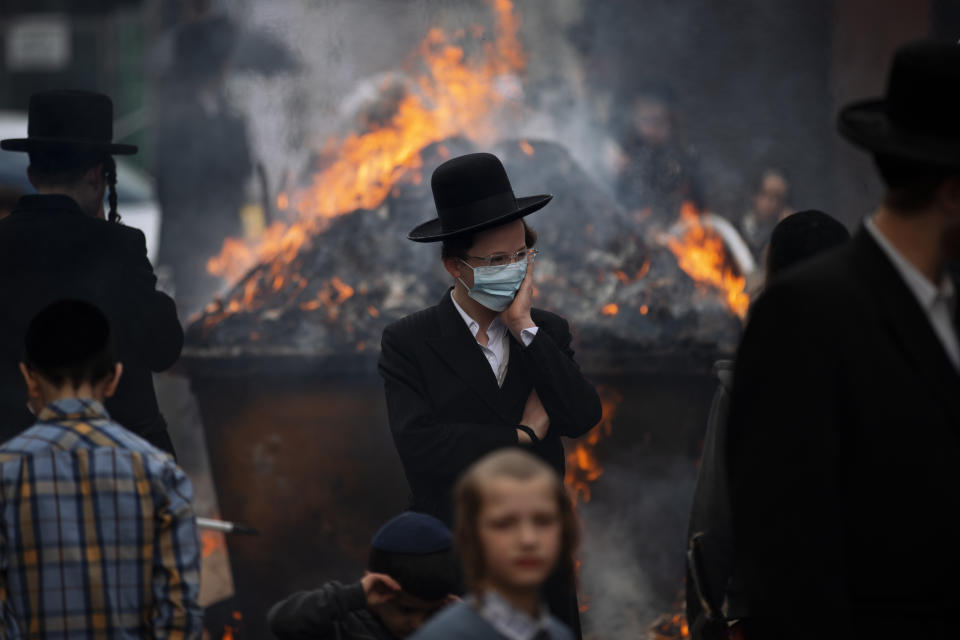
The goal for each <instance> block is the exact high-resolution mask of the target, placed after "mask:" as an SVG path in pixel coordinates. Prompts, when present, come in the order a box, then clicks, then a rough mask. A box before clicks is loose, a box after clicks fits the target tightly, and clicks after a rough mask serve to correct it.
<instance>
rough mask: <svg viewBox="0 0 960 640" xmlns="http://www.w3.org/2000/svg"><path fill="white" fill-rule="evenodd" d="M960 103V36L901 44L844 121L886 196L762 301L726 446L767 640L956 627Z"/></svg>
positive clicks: (940, 631)
mask: <svg viewBox="0 0 960 640" xmlns="http://www.w3.org/2000/svg"><path fill="white" fill-rule="evenodd" d="M958 111H960V45H957V44H954V43H952V42H937V41H931V40H924V41H918V42H914V43H911V44H908V45H905V46H903V47H901V48H900V49H898V50H897V52H896V54H895V55H894V58H893V64H892V67H891V70H890V73H889V76H888V81H887V88H886V95H885V96H884V97H882V98H877V99H871V100H864V101H860V102H857V103H854V104H851V105H848V106H846V107H845V108H844V109H843V110H842V111H841V112H840V116H839V129H840V132H841V134H842V135H843V136H844V137H846V138H847V139H848V140H850V141H851V142H852V143H854V144H855V145H857V146H859V147H861V148H863V149H865V150H866V151H867V152H869V153H871V154H872V155H873V158H874V162H875V163H876V166H877V169H878V172H879V174H880V177H881V179H882V180H883V183H884V185H885V187H886V193H885V195H884V197H883V200H882V202H881V203H880V204H879V206H878V207H877V209H876V211H875V212H874V213H873V214H872V215H870V216H869V217H868V218H867V219H866V220H865V222H864V224H863V227H862V228H861V229H860V230H859V231H858V232H857V233H856V235H855V236H854V238H853V239H852V240H851V241H850V242H848V243H847V244H845V245H844V246H842V247H840V248H839V249H837V250H834V251H831V252H829V253H827V254H825V255H823V256H818V257H816V258H813V259H811V260H810V261H808V262H806V263H805V264H802V265H800V266H798V267H797V268H795V269H792V270H790V271H788V272H786V273H784V274H782V275H781V276H779V277H777V278H775V279H774V280H773V281H772V282H771V283H770V285H769V286H768V287H767V288H766V290H765V291H764V293H763V294H762V295H761V296H760V298H759V299H758V300H757V302H756V304H755V305H754V307H753V309H752V311H751V314H750V320H749V322H748V323H747V326H746V330H745V332H744V335H743V339H742V341H741V343H740V348H739V350H738V352H737V363H736V368H735V371H734V384H733V393H732V397H731V404H730V414H729V419H728V428H727V433H728V436H727V455H726V465H727V469H728V477H729V495H730V509H731V511H730V513H731V523H732V529H731V530H732V533H733V547H734V577H733V584H735V585H736V592H735V594H736V599H737V604H736V606H737V607H738V608H739V607H743V608H744V610H745V611H746V612H747V614H748V615H747V617H745V618H744V619H743V620H742V621H741V625H742V629H743V632H744V636H745V637H746V638H748V640H754V639H761V640H763V639H766V638H777V639H778V640H779V639H783V638H787V639H790V638H812V637H816V638H844V639H848V638H893V637H897V638H906V637H909V638H955V637H956V636H957V618H956V613H957V610H958V605H957V602H958V601H960V583H958V581H957V575H958V572H960V548H958V546H957V545H956V539H957V517H956V514H957V512H958V511H960V493H958V492H957V487H958V486H960V466H958V465H957V460H958V459H960V338H958V334H960V317H958V312H957V287H958V285H960V283H958V282H957V281H956V280H954V279H953V278H952V277H951V276H950V273H949V264H950V262H951V261H956V260H957V259H958V258H960V242H958V240H960V233H958V231H957V229H958V227H960V128H958V125H957V122H958V120H957V113H958ZM730 597H731V606H734V603H733V602H732V600H733V593H731V594H730Z"/></svg>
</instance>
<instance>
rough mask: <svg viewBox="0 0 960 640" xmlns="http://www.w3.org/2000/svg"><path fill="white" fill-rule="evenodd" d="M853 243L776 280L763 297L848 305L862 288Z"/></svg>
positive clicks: (804, 264)
mask: <svg viewBox="0 0 960 640" xmlns="http://www.w3.org/2000/svg"><path fill="white" fill-rule="evenodd" d="M861 280H862V279H861V277H860V273H859V272H858V269H857V265H856V257H855V248H854V246H853V245H852V244H851V243H848V244H846V245H844V246H842V247H838V248H836V249H833V250H830V251H827V252H825V253H823V254H821V255H818V256H815V257H813V258H811V259H810V260H807V261H805V262H803V263H802V264H800V265H797V266H796V267H794V268H792V269H788V270H787V271H785V272H784V273H783V274H781V275H779V276H777V277H776V278H774V279H773V280H772V281H771V282H770V284H769V285H768V287H767V288H766V290H765V291H764V293H763V294H761V296H760V298H761V299H762V298H764V297H767V298H772V297H779V298H786V297H789V298H794V299H796V300H797V301H798V302H801V301H816V300H820V301H823V302H825V303H826V302H827V301H831V302H841V303H842V302H848V301H850V300H851V295H854V296H855V295H856V294H857V293H858V292H860V291H861V290H862V288H863V283H862V281H861Z"/></svg>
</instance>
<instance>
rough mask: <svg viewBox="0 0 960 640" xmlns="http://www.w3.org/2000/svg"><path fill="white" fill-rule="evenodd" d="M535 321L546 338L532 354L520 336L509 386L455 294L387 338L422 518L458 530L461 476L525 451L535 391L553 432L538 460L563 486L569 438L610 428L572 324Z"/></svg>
mask: <svg viewBox="0 0 960 640" xmlns="http://www.w3.org/2000/svg"><path fill="white" fill-rule="evenodd" d="M531 315H532V318H533V321H534V323H535V324H536V325H537V326H538V327H539V330H538V332H537V335H536V337H535V338H534V340H533V342H531V343H530V345H529V346H527V347H523V346H522V345H521V343H519V342H517V341H516V340H515V339H514V338H513V336H512V335H511V336H510V360H509V364H508V367H507V375H506V378H505V379H504V382H503V387H498V386H497V380H496V377H495V376H494V373H493V371H492V369H491V368H490V364H489V363H488V362H487V359H486V358H485V357H484V355H483V352H482V351H481V349H480V345H478V344H477V341H476V339H475V338H474V336H472V335H470V330H469V329H468V328H467V325H466V323H465V322H464V321H463V318H462V317H461V316H460V314H459V312H458V311H457V309H456V307H454V305H453V300H452V299H451V298H450V293H449V291H448V292H447V293H446V294H444V296H443V298H441V300H440V302H439V303H438V304H437V305H436V306H433V307H430V308H428V309H424V310H423V311H420V312H418V313H415V314H413V315H410V316H407V317H406V318H403V319H401V320H398V321H397V322H395V323H393V324H391V325H389V326H388V327H387V328H386V329H384V331H383V339H382V344H381V347H382V351H381V356H380V375H382V376H383V379H384V389H385V391H386V396H387V413H388V416H389V420H390V430H391V432H392V433H393V439H394V442H395V443H396V446H397V451H398V452H399V454H400V460H401V462H402V463H403V468H404V471H405V473H406V476H407V481H408V482H409V484H410V490H411V493H412V501H411V507H412V508H413V509H415V510H417V511H423V512H425V513H429V514H432V515H434V516H436V517H438V518H440V519H441V520H443V521H444V522H446V523H448V524H449V523H450V521H451V506H450V492H451V490H452V488H453V484H454V483H455V482H456V479H457V477H458V476H459V475H460V473H461V472H463V471H464V470H465V469H466V468H467V467H468V466H470V464H471V463H472V462H474V461H475V460H477V459H478V458H480V457H482V456H483V455H484V454H486V453H489V452H490V451H493V450H494V449H497V448H500V447H506V446H510V445H516V444H517V424H518V423H519V422H520V418H521V417H522V415H523V409H524V406H525V405H526V402H527V398H528V397H529V396H530V393H531V391H533V389H534V388H535V389H536V390H537V394H538V395H539V396H540V400H541V402H542V403H543V406H544V408H545V409H546V411H547V414H548V415H549V417H550V430H549V432H548V434H547V437H546V438H544V439H543V441H542V442H540V443H538V444H537V445H535V446H534V447H533V451H534V452H535V453H537V454H538V455H540V456H541V457H542V458H543V459H544V460H545V461H546V462H547V463H549V464H550V465H551V466H552V467H553V468H554V469H556V470H557V472H558V473H559V474H560V475H561V477H562V476H563V472H564V455H563V444H562V443H561V441H560V436H568V437H571V438H576V437H578V436H581V435H583V434H584V433H586V432H587V431H589V430H590V428H591V427H593V426H594V425H595V424H597V422H599V421H600V414H601V409H600V399H599V397H598V396H597V392H596V390H595V389H594V388H593V385H592V384H590V382H588V381H587V380H586V378H584V377H583V374H582V373H581V372H580V368H579V367H578V366H577V363H576V362H575V361H574V359H573V350H572V349H571V348H570V341H571V335H570V327H569V325H568V324H567V321H566V320H564V319H563V318H561V317H560V316H558V315H556V314H553V313H550V312H548V311H541V310H539V309H534V310H533V311H532V313H531Z"/></svg>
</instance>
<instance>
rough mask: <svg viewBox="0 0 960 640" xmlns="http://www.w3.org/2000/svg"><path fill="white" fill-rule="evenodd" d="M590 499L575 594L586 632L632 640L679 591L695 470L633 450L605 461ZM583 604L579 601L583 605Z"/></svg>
mask: <svg viewBox="0 0 960 640" xmlns="http://www.w3.org/2000/svg"><path fill="white" fill-rule="evenodd" d="M603 465H604V468H605V472H604V475H603V476H602V477H601V478H600V480H598V481H597V483H596V485H595V486H594V489H593V498H592V500H591V501H590V502H588V503H586V504H582V505H581V506H580V508H579V510H580V515H581V518H582V521H583V527H584V539H583V544H582V546H581V551H580V559H581V561H582V565H581V572H580V592H581V594H582V596H585V597H583V598H582V599H583V600H584V602H585V603H586V604H588V605H589V609H588V610H587V612H586V613H584V614H583V626H584V632H585V633H587V634H590V635H592V636H594V637H598V638H626V637H638V636H640V635H641V634H642V632H643V631H644V630H645V629H646V628H647V627H648V626H649V625H650V624H652V623H653V622H654V621H655V620H656V619H657V618H658V617H659V616H660V615H662V614H664V613H667V612H670V611H671V610H672V607H673V606H674V603H675V601H676V599H677V596H678V594H679V593H680V590H681V589H682V587H683V573H684V571H683V566H684V565H683V550H684V545H683V541H684V539H685V537H686V527H687V519H688V517H689V514H690V504H691V500H692V495H693V486H694V482H695V480H696V477H695V476H696V469H695V465H694V464H693V461H692V460H690V459H689V458H686V457H682V456H674V457H668V456H664V455H662V454H659V453H657V452H655V451H653V450H651V448H650V447H649V446H648V445H637V446H635V447H633V448H631V449H629V450H627V451H624V452H621V453H620V454H619V455H617V456H616V457H615V458H613V459H612V460H607V459H604V460H603ZM581 604H583V602H582V603H581Z"/></svg>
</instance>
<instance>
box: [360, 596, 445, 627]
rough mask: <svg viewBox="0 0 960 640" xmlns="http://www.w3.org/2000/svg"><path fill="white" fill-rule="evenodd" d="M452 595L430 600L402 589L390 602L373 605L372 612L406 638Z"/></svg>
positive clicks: (385, 624)
mask: <svg viewBox="0 0 960 640" xmlns="http://www.w3.org/2000/svg"><path fill="white" fill-rule="evenodd" d="M450 599H451V598H450V597H447V598H444V599H442V600H434V601H428V600H423V599H421V598H418V597H416V596H414V595H411V594H409V593H407V592H406V591H401V592H400V593H399V594H397V596H396V597H395V598H393V599H392V600H390V601H389V602H385V603H384V604H381V605H378V606H376V607H371V608H370V610H371V612H372V613H373V614H374V615H376V616H377V618H379V619H380V622H382V623H383V626H385V627H386V628H387V629H389V630H390V633H392V634H393V635H395V636H396V637H398V638H406V637H407V636H410V635H412V634H413V633H414V632H415V631H416V630H417V629H419V628H420V627H422V626H423V623H424V622H426V621H427V620H428V619H429V618H430V616H432V615H433V614H435V613H436V612H437V611H439V610H440V609H442V608H443V607H444V606H445V605H447V604H448V603H449V602H450Z"/></svg>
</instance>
